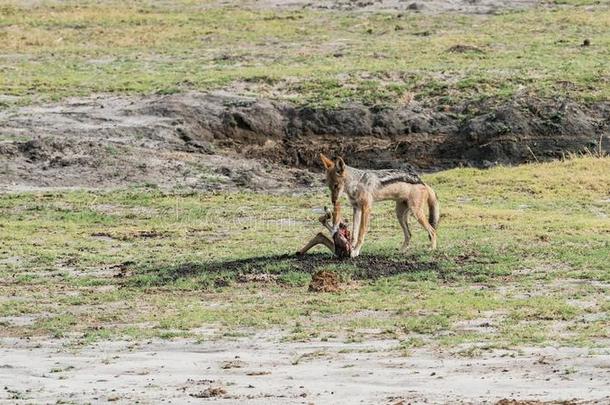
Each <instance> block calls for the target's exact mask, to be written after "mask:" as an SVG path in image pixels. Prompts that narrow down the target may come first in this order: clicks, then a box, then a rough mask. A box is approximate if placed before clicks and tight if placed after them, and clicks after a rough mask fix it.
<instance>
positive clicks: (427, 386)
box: [0, 333, 610, 404]
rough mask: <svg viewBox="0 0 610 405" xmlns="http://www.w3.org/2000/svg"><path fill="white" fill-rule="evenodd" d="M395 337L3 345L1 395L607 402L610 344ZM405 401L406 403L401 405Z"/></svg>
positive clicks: (122, 399)
mask: <svg viewBox="0 0 610 405" xmlns="http://www.w3.org/2000/svg"><path fill="white" fill-rule="evenodd" d="M397 343H398V342H397V341H393V340H376V341H367V342H363V343H343V342H337V341H329V342H309V343H295V342H288V343H286V342H281V341H280V335H278V334H275V335H272V334H269V333H265V334H258V335H253V336H251V337H248V338H239V339H238V340H222V341H218V340H213V341H204V342H200V343H197V342H193V341H187V340H174V341H158V340H155V341H149V342H145V343H133V342H124V341H121V342H103V343H99V344H95V345H92V346H87V347H85V348H82V349H76V350H75V349H69V348H66V346H65V345H64V344H65V342H63V341H62V340H42V339H41V340H35V339H32V340H23V339H22V340H9V339H4V340H3V341H2V342H1V343H0V381H2V384H1V387H0V402H2V403H24V402H32V401H33V402H36V403H55V402H56V401H59V400H63V401H74V402H76V403H83V402H94V403H96V402H106V401H116V402H117V403H136V401H139V403H153V402H154V403H159V402H166V403H196V402H201V400H202V399H201V398H206V397H209V398H214V399H215V400H218V401H220V402H222V403H225V404H238V403H244V402H247V403H251V404H308V403H315V404H328V403H332V404H354V403H364V404H372V403H375V404H381V403H388V404H400V403H448V402H450V403H477V404H479V403H496V402H497V401H499V400H501V399H504V398H510V399H519V400H526V399H531V400H533V399H535V400H541V401H556V400H577V402H575V403H610V350H607V349H604V350H590V349H581V348H523V349H520V350H517V351H491V352H483V355H481V356H477V357H473V358H469V357H461V356H457V355H452V354H450V353H443V352H436V351H431V350H429V349H414V350H413V351H412V352H411V355H410V356H407V357H405V356H403V355H401V353H400V352H399V351H397V350H396V348H397ZM401 401H404V402H401Z"/></svg>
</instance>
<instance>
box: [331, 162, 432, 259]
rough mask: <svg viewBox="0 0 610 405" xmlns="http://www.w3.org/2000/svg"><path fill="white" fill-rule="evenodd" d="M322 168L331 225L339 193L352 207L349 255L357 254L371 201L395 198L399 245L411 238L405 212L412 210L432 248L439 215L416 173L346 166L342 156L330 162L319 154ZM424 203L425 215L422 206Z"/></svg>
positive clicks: (335, 220)
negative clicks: (324, 172)
mask: <svg viewBox="0 0 610 405" xmlns="http://www.w3.org/2000/svg"><path fill="white" fill-rule="evenodd" d="M320 159H321V160H322V163H323V164H324V168H325V169H326V183H327V184H328V187H329V188H330V192H331V201H332V203H333V208H334V209H333V227H334V230H336V229H337V226H338V223H339V220H340V218H341V206H340V204H339V196H340V195H341V194H342V193H343V192H345V194H346V195H347V197H348V199H349V201H350V203H351V205H352V208H353V210H354V217H353V228H352V229H353V230H352V240H354V241H355V244H354V247H353V249H352V257H356V256H358V255H359V254H360V249H361V248H362V243H363V242H364V236H365V235H366V233H367V231H368V228H369V221H370V217H371V209H372V207H373V202H375V201H382V200H394V201H396V217H397V218H398V222H399V223H400V226H401V228H402V231H403V233H404V237H405V240H404V242H403V244H402V249H403V250H404V249H406V248H407V246H408V245H409V241H410V239H411V231H410V230H409V224H408V214H409V213H412V214H413V215H414V216H415V218H417V220H418V221H419V223H420V224H421V226H423V227H424V229H425V230H426V231H428V237H429V238H430V242H431V244H432V249H436V228H437V226H438V220H439V217H440V211H439V203H438V199H437V198H436V193H435V192H434V190H432V188H431V187H430V186H428V185H426V184H424V183H423V181H422V180H421V179H420V178H419V176H418V175H417V173H415V172H413V171H409V170H403V171H400V170H360V169H356V168H354V167H350V166H347V165H346V164H345V162H344V161H343V159H342V158H340V157H339V158H337V159H336V160H335V161H334V162H333V161H332V160H330V159H329V158H327V157H326V156H324V155H323V154H320ZM426 205H427V206H428V209H429V213H428V218H426V215H425V213H424V207H425V206H426Z"/></svg>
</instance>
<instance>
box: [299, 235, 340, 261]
mask: <svg viewBox="0 0 610 405" xmlns="http://www.w3.org/2000/svg"><path fill="white" fill-rule="evenodd" d="M316 245H324V246H326V247H327V248H328V249H330V251H331V252H332V253H335V244H334V243H333V241H332V240H330V239H329V238H328V236H326V235H324V234H323V233H322V232H319V233H318V234H317V235H316V236H314V237H313V238H312V239H311V240H310V241H309V242H308V243H307V245H305V246H304V247H303V249H301V250H299V251H298V252H297V255H303V254H305V253H306V252H307V251H308V250H309V249H311V248H312V247H314V246H316Z"/></svg>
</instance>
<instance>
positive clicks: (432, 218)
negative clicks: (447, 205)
mask: <svg viewBox="0 0 610 405" xmlns="http://www.w3.org/2000/svg"><path fill="white" fill-rule="evenodd" d="M426 189H427V190H428V222H429V223H430V225H432V227H433V228H434V229H436V228H438V221H439V219H440V217H441V210H440V205H439V203H438V198H436V193H435V192H434V190H432V187H430V186H428V185H426Z"/></svg>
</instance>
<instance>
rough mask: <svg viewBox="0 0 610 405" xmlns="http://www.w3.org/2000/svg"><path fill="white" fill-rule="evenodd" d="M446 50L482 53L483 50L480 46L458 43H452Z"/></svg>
mask: <svg viewBox="0 0 610 405" xmlns="http://www.w3.org/2000/svg"><path fill="white" fill-rule="evenodd" d="M447 52H450V53H466V52H473V53H483V50H482V49H481V48H478V47H476V46H472V45H462V44H458V45H453V46H452V47H451V48H449V49H447Z"/></svg>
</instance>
